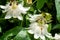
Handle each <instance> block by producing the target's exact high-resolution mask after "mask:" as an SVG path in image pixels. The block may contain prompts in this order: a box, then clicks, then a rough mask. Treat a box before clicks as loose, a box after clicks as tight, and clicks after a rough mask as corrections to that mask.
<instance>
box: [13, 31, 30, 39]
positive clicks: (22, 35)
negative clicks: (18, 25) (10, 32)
mask: <svg viewBox="0 0 60 40" xmlns="http://www.w3.org/2000/svg"><path fill="white" fill-rule="evenodd" d="M14 40H31V39H30V38H29V36H28V34H27V32H26V30H21V31H20V32H19V33H18V34H17V36H16V37H15V38H14Z"/></svg>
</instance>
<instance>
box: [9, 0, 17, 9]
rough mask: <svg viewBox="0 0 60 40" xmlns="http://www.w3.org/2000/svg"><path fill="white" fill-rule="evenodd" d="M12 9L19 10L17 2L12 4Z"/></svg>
mask: <svg viewBox="0 0 60 40" xmlns="http://www.w3.org/2000/svg"><path fill="white" fill-rule="evenodd" d="M10 7H11V9H16V8H17V2H16V1H13V2H12V3H11V6H10Z"/></svg>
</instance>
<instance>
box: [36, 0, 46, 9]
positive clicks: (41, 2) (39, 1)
mask: <svg viewBox="0 0 60 40" xmlns="http://www.w3.org/2000/svg"><path fill="white" fill-rule="evenodd" d="M45 2H46V0H37V6H36V7H37V9H41V8H42V7H43V6H44V3H45Z"/></svg>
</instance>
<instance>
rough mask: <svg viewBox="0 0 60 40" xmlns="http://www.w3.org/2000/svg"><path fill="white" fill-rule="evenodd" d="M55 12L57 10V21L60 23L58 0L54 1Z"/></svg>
mask: <svg viewBox="0 0 60 40" xmlns="http://www.w3.org/2000/svg"><path fill="white" fill-rule="evenodd" d="M55 5H56V10H57V20H58V21H59V22H60V0H55Z"/></svg>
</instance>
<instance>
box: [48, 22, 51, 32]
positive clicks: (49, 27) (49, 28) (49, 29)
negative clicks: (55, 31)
mask: <svg viewBox="0 0 60 40" xmlns="http://www.w3.org/2000/svg"><path fill="white" fill-rule="evenodd" d="M48 25H49V26H48V32H50V31H51V27H52V25H51V23H50V24H48Z"/></svg>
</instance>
